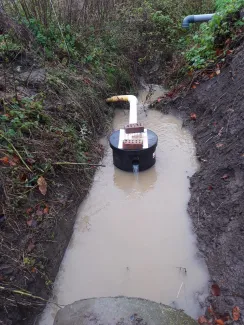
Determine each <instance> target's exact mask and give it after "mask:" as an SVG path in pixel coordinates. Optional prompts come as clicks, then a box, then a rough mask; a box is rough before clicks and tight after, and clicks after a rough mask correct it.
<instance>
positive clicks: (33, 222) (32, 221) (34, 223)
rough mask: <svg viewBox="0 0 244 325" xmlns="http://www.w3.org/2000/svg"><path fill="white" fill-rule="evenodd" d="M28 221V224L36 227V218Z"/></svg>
mask: <svg viewBox="0 0 244 325" xmlns="http://www.w3.org/2000/svg"><path fill="white" fill-rule="evenodd" d="M26 223H27V225H28V226H29V227H32V228H35V227H36V225H37V222H36V220H34V219H30V220H27V221H26Z"/></svg>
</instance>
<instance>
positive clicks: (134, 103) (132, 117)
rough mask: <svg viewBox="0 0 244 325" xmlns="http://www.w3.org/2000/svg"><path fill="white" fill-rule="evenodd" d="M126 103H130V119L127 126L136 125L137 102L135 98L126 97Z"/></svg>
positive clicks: (131, 96)
mask: <svg viewBox="0 0 244 325" xmlns="http://www.w3.org/2000/svg"><path fill="white" fill-rule="evenodd" d="M128 101H129V103H130V117H129V124H134V123H137V104H138V100H137V98H136V96H133V95H128Z"/></svg>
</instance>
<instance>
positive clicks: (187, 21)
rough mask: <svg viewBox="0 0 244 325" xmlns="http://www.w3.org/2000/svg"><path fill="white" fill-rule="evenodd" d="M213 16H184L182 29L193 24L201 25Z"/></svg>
mask: <svg viewBox="0 0 244 325" xmlns="http://www.w3.org/2000/svg"><path fill="white" fill-rule="evenodd" d="M214 15H215V14H204V15H190V16H186V17H185V18H184V20H183V23H182V27H183V28H189V26H190V24H193V23H202V22H205V21H209V20H211V19H212V18H213V16H214Z"/></svg>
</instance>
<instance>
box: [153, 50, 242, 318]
mask: <svg viewBox="0 0 244 325" xmlns="http://www.w3.org/2000/svg"><path fill="white" fill-rule="evenodd" d="M227 62H228V64H227V65H226V67H225V68H224V69H223V70H221V73H220V74H219V75H218V76H217V77H215V78H213V79H211V80H209V81H205V82H201V83H200V85H199V86H197V88H196V89H194V90H193V89H192V90H190V91H188V93H187V95H186V96H184V97H178V98H176V99H175V100H171V101H170V103H167V104H166V105H165V103H161V102H160V104H157V105H156V106H157V108H158V109H162V111H163V112H166V113H167V112H177V114H180V115H181V116H182V117H183V119H184V124H185V125H187V126H188V127H190V129H191V130H192V132H193V135H194V139H195V141H196V148H197V155H198V157H199V160H200V162H201V169H200V170H199V171H198V172H197V173H196V174H195V175H194V176H193V177H192V178H191V199H190V202H189V207H188V210H189V213H190V215H191V217H192V221H193V227H194V232H195V233H196V235H197V239H198V246H199V250H200V252H201V253H202V254H203V255H204V257H205V259H206V263H207V266H208V269H209V272H210V276H211V280H212V283H216V284H217V285H218V286H219V287H220V296H213V294H212V293H211V294H210V296H209V298H208V300H209V301H208V305H210V304H211V305H212V307H213V308H214V309H216V310H217V312H218V313H219V314H221V315H223V314H224V313H229V314H230V315H231V314H232V308H233V307H234V306H236V305H237V306H239V307H240V309H241V310H243V309H244V245H243V241H244V219H243V217H244V187H243V186H244V46H243V45H242V46H240V47H239V48H238V49H236V50H235V55H233V56H229V57H227ZM192 113H193V114H196V119H195V116H194V115H193V116H192V117H191V114H192ZM235 324H243V323H242V321H241V320H239V322H235Z"/></svg>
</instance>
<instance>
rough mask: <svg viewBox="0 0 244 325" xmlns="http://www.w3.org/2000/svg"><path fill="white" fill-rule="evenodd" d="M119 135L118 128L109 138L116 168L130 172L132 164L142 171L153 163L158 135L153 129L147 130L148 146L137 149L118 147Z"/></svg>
mask: <svg viewBox="0 0 244 325" xmlns="http://www.w3.org/2000/svg"><path fill="white" fill-rule="evenodd" d="M119 137H120V130H118V131H115V132H113V133H112V135H111V136H110V139H109V143H110V147H111V148H112V150H113V163H114V165H115V166H116V167H117V168H119V169H122V170H124V171H128V172H132V171H133V165H138V166H139V171H143V170H146V169H148V168H150V167H152V166H153V165H154V164H155V162H156V147H157V144H158V137H157V135H156V134H155V133H154V132H153V131H151V130H147V137H148V148H143V149H139V150H134V149H133V150H125V149H120V148H119Z"/></svg>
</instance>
